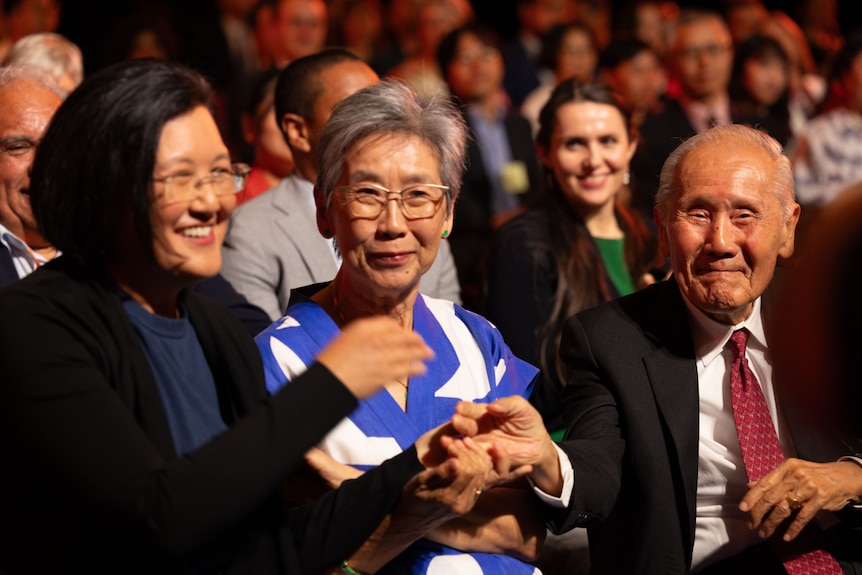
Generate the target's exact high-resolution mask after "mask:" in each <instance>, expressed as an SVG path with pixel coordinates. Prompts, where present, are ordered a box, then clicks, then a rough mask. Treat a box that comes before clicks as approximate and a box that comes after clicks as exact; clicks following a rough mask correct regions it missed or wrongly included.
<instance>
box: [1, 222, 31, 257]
mask: <svg viewBox="0 0 862 575" xmlns="http://www.w3.org/2000/svg"><path fill="white" fill-rule="evenodd" d="M0 242H2V243H3V245H4V246H6V247H7V248H8V249H9V251H10V252H11V253H13V254H16V255H17V254H30V250H29V249H27V244H26V243H24V240H22V239H21V238H19V237H18V236H16V235H15V234H13V233H12V232H10V231H9V228H7V227H6V226H4V225H3V224H0Z"/></svg>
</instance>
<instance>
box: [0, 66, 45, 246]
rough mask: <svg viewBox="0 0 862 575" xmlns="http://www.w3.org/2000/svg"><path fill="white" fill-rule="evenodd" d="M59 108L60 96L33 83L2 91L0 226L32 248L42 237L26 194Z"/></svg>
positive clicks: (0, 103) (0, 95)
mask: <svg viewBox="0 0 862 575" xmlns="http://www.w3.org/2000/svg"><path fill="white" fill-rule="evenodd" d="M59 107H60V98H59V96H57V95H56V94H55V93H54V92H52V91H50V90H48V89H47V88H44V87H42V86H40V85H39V84H37V83H35V82H33V81H31V80H19V81H16V82H13V83H12V84H10V85H8V86H5V87H3V88H0V110H2V113H0V223H2V224H3V225H4V226H5V227H6V228H7V229H8V230H9V231H11V232H12V233H13V234H15V235H16V236H18V237H19V238H20V239H22V240H24V241H25V242H27V243H30V244H31V245H32V244H33V243H34V241H36V242H38V240H40V239H41V238H38V235H37V233H36V222H35V220H34V219H33V212H32V211H31V209H30V196H29V194H28V193H27V192H28V190H29V188H30V167H31V166H32V165H33V158H34V156H35V154H36V146H37V145H38V144H39V141H40V140H41V139H42V135H43V134H44V133H45V128H47V127H48V123H49V122H50V121H51V117H53V115H54V112H56V111H57V108H59ZM34 247H42V246H39V245H36V246H34Z"/></svg>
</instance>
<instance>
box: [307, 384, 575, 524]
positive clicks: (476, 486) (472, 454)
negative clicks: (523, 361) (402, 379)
mask: <svg viewBox="0 0 862 575" xmlns="http://www.w3.org/2000/svg"><path fill="white" fill-rule="evenodd" d="M415 445H416V450H417V455H418V456H419V459H420V461H421V462H422V463H423V464H424V465H425V467H426V470H425V471H424V472H422V473H420V474H418V475H417V476H416V477H415V478H414V479H413V481H411V483H410V484H409V485H408V487H407V489H406V491H407V492H409V493H410V494H411V497H415V498H418V499H426V500H428V501H429V502H432V501H433V502H434V503H436V504H438V505H439V506H440V507H443V508H447V509H448V510H449V512H450V513H451V514H452V515H459V514H463V513H466V512H468V511H470V510H471V509H472V507H473V505H474V504H475V503H476V501H477V499H478V497H479V495H481V494H482V493H483V492H484V491H485V490H487V489H490V488H492V487H495V486H497V485H501V484H504V483H510V482H512V481H514V480H516V479H519V478H521V477H523V476H525V475H527V474H530V475H531V478H532V479H533V482H534V483H535V484H536V485H537V486H539V488H540V489H543V490H544V491H546V492H548V493H551V494H554V491H555V490H559V489H561V487H562V480H561V479H559V486H557V485H556V481H557V479H556V478H558V477H559V462H558V460H557V455H556V451H555V450H554V447H553V442H552V440H551V438H550V436H549V435H548V433H547V431H546V430H545V427H544V424H543V423H542V418H541V415H539V413H538V412H537V411H536V410H535V409H534V408H533V407H532V406H531V405H530V404H529V403H528V402H527V400H525V399H524V398H522V397H518V396H513V397H506V398H503V399H499V400H497V401H495V402H494V403H491V404H476V403H468V402H460V403H458V405H457V406H456V410H455V414H454V415H453V416H452V419H451V421H450V422H448V423H446V424H444V425H441V426H439V427H437V428H435V429H432V430H431V431H428V432H426V433H425V434H423V435H422V436H421V437H420V438H419V439H418V440H416V444H415ZM306 461H307V462H308V463H309V464H310V465H311V467H312V468H313V469H315V470H316V471H317V473H318V474H320V476H321V477H322V478H323V479H324V480H325V481H326V482H327V483H328V484H329V486H330V487H332V488H335V487H338V486H339V485H340V484H341V483H342V482H343V481H345V480H348V479H352V478H355V477H357V476H359V475H360V474H361V472H360V471H358V470H356V469H354V468H352V467H350V466H347V465H344V464H341V463H338V462H337V461H335V460H334V459H332V458H331V457H330V456H328V455H326V454H325V453H323V452H322V451H320V450H317V449H313V450H311V451H309V452H308V453H307V454H306ZM555 474H556V475H555Z"/></svg>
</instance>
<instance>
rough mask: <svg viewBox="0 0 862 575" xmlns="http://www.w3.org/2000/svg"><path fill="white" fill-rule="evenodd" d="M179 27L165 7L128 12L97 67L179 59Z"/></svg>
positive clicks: (109, 37) (108, 38)
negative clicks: (127, 61)
mask: <svg viewBox="0 0 862 575" xmlns="http://www.w3.org/2000/svg"><path fill="white" fill-rule="evenodd" d="M176 24H177V22H176V21H175V19H174V18H172V13H171V11H170V10H169V9H168V8H166V7H165V6H163V5H161V4H154V5H153V6H146V7H144V8H136V9H135V10H132V11H131V12H128V13H127V14H125V15H124V16H122V17H121V18H120V19H119V20H118V21H117V22H116V23H114V25H113V26H112V27H111V29H110V31H109V32H108V33H107V34H106V35H105V37H104V39H103V41H102V47H101V51H100V54H99V57H100V58H99V61H98V65H97V66H96V67H97V68H103V67H106V66H108V65H111V64H115V63H117V62H122V61H124V60H136V59H143V58H156V59H159V60H177V59H178V58H179V57H180V55H181V53H182V41H181V39H180V35H179V33H178V32H177V28H176ZM224 65H227V63H224Z"/></svg>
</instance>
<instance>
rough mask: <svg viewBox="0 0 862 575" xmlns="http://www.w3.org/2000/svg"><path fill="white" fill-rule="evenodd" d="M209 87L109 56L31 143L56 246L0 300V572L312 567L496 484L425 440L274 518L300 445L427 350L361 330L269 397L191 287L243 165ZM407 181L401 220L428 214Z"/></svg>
mask: <svg viewBox="0 0 862 575" xmlns="http://www.w3.org/2000/svg"><path fill="white" fill-rule="evenodd" d="M211 96H212V95H211V90H210V87H209V86H208V85H207V83H206V81H205V80H204V79H203V78H202V77H201V76H200V75H199V74H197V73H196V72H193V71H191V70H189V69H187V68H184V67H182V66H180V65H177V64H172V63H169V62H161V61H155V60H136V61H133V62H125V63H122V64H118V65H116V66H113V67H110V68H107V69H105V70H103V71H101V72H99V73H97V74H95V75H94V76H92V77H90V78H88V79H87V80H86V81H85V82H84V83H83V84H82V85H81V86H80V88H78V89H77V90H76V91H75V92H74V93H73V94H71V95H70V96H69V98H68V99H67V100H66V101H65V103H64V104H63V105H62V106H61V107H60V109H59V110H58V111H57V113H56V115H55V116H54V118H53V120H52V122H51V124H50V127H49V128H48V130H47V132H46V134H45V137H44V139H43V140H42V142H41V144H40V146H39V151H38V153H37V154H36V158H35V164H34V165H33V171H32V182H31V187H30V192H31V197H32V205H33V210H34V213H35V215H36V220H37V222H38V223H39V226H40V229H41V230H42V231H43V232H44V234H45V236H46V238H47V239H48V240H49V241H50V242H51V243H52V244H53V245H55V246H57V248H58V249H60V250H62V252H63V255H62V256H61V257H59V258H57V259H55V260H54V261H52V262H50V263H48V264H45V265H44V266H42V267H41V268H40V269H38V270H37V271H36V272H34V273H32V274H31V275H29V276H28V277H26V278H24V279H23V280H21V281H19V282H17V283H16V284H14V285H12V286H10V287H9V288H6V289H5V290H4V291H3V292H2V293H0V318H2V322H3V329H2V330H0V365H2V366H3V368H2V369H3V379H2V385H0V460H2V461H3V464H4V468H3V472H2V473H0V494H2V495H0V498H2V505H0V508H2V509H3V519H4V521H6V522H8V523H9V525H14V529H13V530H12V531H9V530H7V532H6V534H5V535H4V536H3V537H2V538H0V572H2V573H9V574H13V573H133V574H134V573H141V574H143V573H147V574H154V573H200V574H205V573H206V574H220V575H229V574H232V573H236V574H242V575H244V574H247V573H255V574H270V573H297V574H298V573H319V572H323V571H324V570H326V569H330V568H333V567H336V566H337V565H338V564H339V562H341V561H343V560H344V559H345V557H346V556H348V555H349V554H350V553H352V552H353V551H354V550H355V549H356V548H357V547H358V546H359V545H360V544H361V543H362V542H363V541H364V540H365V539H366V538H368V537H369V535H371V533H372V532H373V530H374V529H375V528H376V527H377V526H378V525H379V524H380V522H381V521H383V520H384V518H385V516H386V514H387V512H388V511H389V510H390V509H391V508H392V506H393V505H394V504H395V502H396V501H399V500H400V501H413V500H416V499H420V498H421V500H422V501H424V502H425V503H424V505H425V507H424V509H425V510H426V511H429V512H430V511H431V510H433V511H434V513H436V514H437V515H444V516H447V517H448V516H453V515H457V514H458V513H463V512H465V511H467V510H469V509H470V508H472V506H473V504H474V503H475V501H476V495H475V494H476V492H477V491H481V490H483V489H485V488H486V487H488V486H490V485H493V484H494V483H495V482H496V481H497V480H498V479H499V477H498V476H497V475H496V473H495V468H493V467H492V464H493V461H492V457H491V456H489V454H488V453H486V452H485V451H483V450H481V449H480V448H479V447H478V446H476V445H475V444H473V445H467V444H466V443H465V442H462V441H455V440H453V441H451V442H450V444H449V445H448V449H447V450H446V451H445V453H441V451H442V450H441V449H440V446H439V445H437V443H436V442H437V441H438V436H436V435H435V432H439V431H440V430H438V429H435V430H433V431H432V432H430V433H429V434H425V435H422V436H421V437H420V436H419V435H417V436H416V438H414V439H417V442H416V445H415V446H411V445H410V444H412V443H413V440H412V439H411V440H410V442H409V443H407V444H403V446H404V447H405V449H404V451H403V453H395V454H393V455H397V457H394V458H392V459H390V460H389V461H387V462H385V463H384V464H383V465H381V466H380V467H379V468H378V469H376V470H374V471H371V472H369V473H367V474H365V475H364V476H363V477H362V478H361V479H359V480H357V481H351V482H349V483H348V484H346V485H345V486H344V487H343V488H341V489H339V490H338V491H337V492H331V493H327V494H325V495H323V496H322V497H321V498H319V499H316V500H314V501H312V502H311V503H306V504H303V505H301V506H298V507H292V508H288V507H287V505H286V504H285V501H284V499H283V496H287V495H290V490H289V489H284V487H283V485H282V483H283V480H284V479H285V478H286V477H287V476H288V475H289V474H290V473H291V472H292V471H293V470H294V469H296V468H297V467H298V466H299V465H300V463H301V462H302V460H303V455H304V453H305V452H306V451H307V450H308V449H309V448H310V447H311V446H312V445H314V444H316V443H317V441H318V440H319V439H320V438H321V437H323V435H324V434H325V433H326V432H327V431H329V429H331V428H332V426H333V425H335V424H336V423H337V422H338V421H339V420H340V419H341V418H342V417H344V416H345V415H347V414H348V413H349V412H350V411H351V410H352V409H353V408H354V407H355V406H356V405H357V399H361V398H364V397H367V396H369V395H371V394H372V393H374V392H376V391H377V390H378V389H380V388H381V387H382V386H383V384H384V383H385V384H387V385H389V384H391V382H392V381H396V380H403V381H407V380H408V378H410V377H412V376H416V375H419V374H421V373H423V372H424V370H425V368H424V365H423V364H424V362H425V361H426V360H428V359H430V357H431V355H432V352H431V350H430V349H429V348H428V346H426V345H425V344H424V342H423V341H422V339H421V337H420V336H419V335H418V334H415V333H412V332H410V331H408V330H404V329H402V328H401V326H400V325H399V324H398V323H397V322H395V321H394V320H392V319H390V318H384V317H377V318H369V319H367V320H364V321H357V322H354V323H352V324H351V326H350V327H348V328H347V329H345V330H344V333H341V334H339V336H338V337H336V338H332V341H331V342H330V341H327V342H325V344H324V345H326V344H330V345H327V346H326V347H324V346H323V345H322V346H321V347H322V349H318V352H319V353H315V357H314V358H309V367H308V370H307V371H306V373H305V374H303V375H302V376H299V377H297V378H295V381H294V384H293V385H291V386H290V387H289V388H285V389H284V390H283V391H282V392H279V393H276V394H272V395H271V396H268V395H267V392H266V387H265V382H264V374H263V366H262V364H261V359H260V355H259V354H258V351H257V348H256V347H255V345H254V342H253V341H252V340H251V338H250V337H249V336H248V334H247V332H246V331H245V329H244V328H243V327H242V326H241V325H240V324H239V323H238V322H237V321H236V320H235V319H234V318H233V316H232V315H231V313H230V312H229V311H228V310H227V309H226V308H224V307H222V306H220V305H218V304H217V302H215V301H213V300H210V299H208V298H206V297H204V296H202V295H200V294H199V293H197V292H195V291H193V290H192V289H190V288H192V287H193V286H195V285H197V284H198V283H199V282H201V281H202V280H204V279H205V278H208V277H210V276H213V275H215V274H216V273H217V272H218V270H219V266H220V263H221V256H220V254H221V251H220V247H221V243H222V239H223V238H224V234H225V227H226V225H227V218H228V215H229V214H230V212H231V210H233V208H234V205H235V202H236V198H235V195H236V193H237V191H239V190H240V189H241V188H242V185H243V182H244V179H245V176H246V174H247V172H248V169H247V167H246V166H243V165H237V164H233V165H232V164H231V162H230V157H229V155H228V150H227V148H226V147H225V145H224V143H223V142H222V139H221V136H220V135H219V131H218V128H217V127H216V123H215V121H214V119H213V116H212V114H211V112H210V108H209V105H210V101H211ZM385 175H386V174H381V177H382V176H385ZM419 175H421V176H422V177H423V178H425V177H429V178H433V177H439V175H438V174H436V173H433V174H432V173H430V172H429V173H421V174H419ZM423 181H425V180H424V179H423ZM372 183H373V182H372ZM380 183H381V184H386V185H392V184H391V182H390V180H389V179H388V178H384V179H382V180H381V182H380ZM432 183H434V182H433V181H432ZM413 190H414V193H415V195H412V194H410V193H408V194H406V197H405V198H404V202H405V204H404V205H405V208H406V209H408V210H413V209H414V208H415V209H418V210H419V212H421V213H425V211H424V210H425V208H423V207H422V204H424V203H425V202H424V201H420V202H418V204H417V203H416V201H415V200H416V199H418V197H419V191H418V189H416V188H415V187H414V188H413ZM428 190H429V193H431V194H435V193H439V192H440V190H438V189H436V188H431V187H429V188H428ZM374 193H375V194H376V193H377V192H374ZM382 197H383V198H387V199H388V198H390V197H391V196H389V195H386V194H384V195H383V196H382ZM397 198H398V199H400V198H401V196H398V197H397ZM411 198H412V199H411ZM342 201H343V200H342ZM384 201H385V200H384ZM432 203H433V202H432ZM389 204H390V205H392V206H395V205H396V203H395V202H389ZM375 209H377V208H375ZM395 212H397V208H395V211H393V210H392V209H390V210H389V211H387V217H395ZM397 217H400V215H398V216H397ZM443 217H444V216H442V215H439V214H438V215H437V216H433V215H432V217H431V219H425V220H417V221H421V222H424V224H423V225H426V226H431V225H434V224H436V225H440V222H441V221H442V219H443ZM432 222H434V224H432ZM367 223H369V221H368V220H366V224H367ZM402 227H403V226H402ZM339 229H341V227H340V224H339ZM428 229H430V227H429V228H428ZM387 258H388V259H389V260H391V261H390V265H393V266H394V264H392V261H398V260H403V259H406V258H404V257H402V255H401V254H396V255H392V254H391V253H390V255H388V256H383V259H387ZM345 297H346V299H348V300H349V299H350V298H349V297H347V296H345ZM451 412H452V410H451V408H450V414H451ZM432 440H433V441H434V442H435V444H434V447H435V448H436V449H435V451H434V452H433V453H431V452H429V448H430V447H431V446H432ZM398 451H401V450H400V449H399V450H398ZM420 461H421V463H420ZM423 464H425V465H428V466H429V467H430V468H429V469H427V470H426V469H425V466H424V465H423ZM506 478H507V479H508V478H509V476H508V474H507V475H506ZM306 501H308V499H306ZM433 501H438V502H439V503H437V504H432V502H433ZM414 504H415V502H414Z"/></svg>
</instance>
